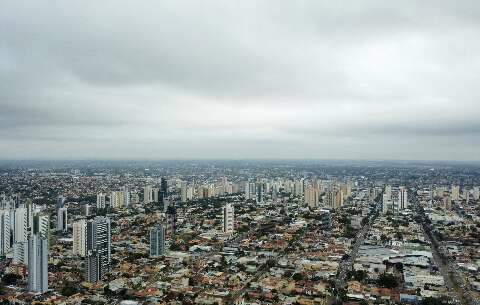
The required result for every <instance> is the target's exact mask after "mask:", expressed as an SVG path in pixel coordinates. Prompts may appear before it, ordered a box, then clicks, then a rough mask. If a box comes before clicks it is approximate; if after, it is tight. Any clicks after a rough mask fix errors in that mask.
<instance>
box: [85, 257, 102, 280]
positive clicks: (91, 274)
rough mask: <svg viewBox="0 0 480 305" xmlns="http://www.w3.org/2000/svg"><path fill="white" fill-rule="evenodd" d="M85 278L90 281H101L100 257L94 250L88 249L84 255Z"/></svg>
mask: <svg viewBox="0 0 480 305" xmlns="http://www.w3.org/2000/svg"><path fill="white" fill-rule="evenodd" d="M85 270H86V272H85V280H86V281H87V282H90V283H96V282H98V281H101V280H102V278H103V276H104V274H102V268H101V258H100V255H99V253H98V252H97V251H96V250H91V251H88V253H87V256H86V257H85Z"/></svg>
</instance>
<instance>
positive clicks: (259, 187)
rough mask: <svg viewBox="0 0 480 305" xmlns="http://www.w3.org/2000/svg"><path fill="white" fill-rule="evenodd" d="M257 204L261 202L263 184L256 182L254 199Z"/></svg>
mask: <svg viewBox="0 0 480 305" xmlns="http://www.w3.org/2000/svg"><path fill="white" fill-rule="evenodd" d="M255 199H256V200H257V203H259V202H263V199H264V198H263V183H261V182H257V183H256V198H255Z"/></svg>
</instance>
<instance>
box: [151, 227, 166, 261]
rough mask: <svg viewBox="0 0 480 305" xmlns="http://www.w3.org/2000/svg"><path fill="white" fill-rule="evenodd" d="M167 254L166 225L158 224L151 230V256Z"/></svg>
mask: <svg viewBox="0 0 480 305" xmlns="http://www.w3.org/2000/svg"><path fill="white" fill-rule="evenodd" d="M164 254H165V227H164V226H163V225H158V226H156V227H155V228H153V229H151V230H150V256H153V257H155V256H161V255H164Z"/></svg>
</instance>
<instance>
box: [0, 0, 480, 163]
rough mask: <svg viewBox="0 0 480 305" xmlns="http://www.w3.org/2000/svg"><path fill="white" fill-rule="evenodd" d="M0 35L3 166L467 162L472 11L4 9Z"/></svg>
mask: <svg viewBox="0 0 480 305" xmlns="http://www.w3.org/2000/svg"><path fill="white" fill-rule="evenodd" d="M0 27H1V28H3V29H6V31H4V32H3V33H2V42H1V43H0V78H1V79H2V83H1V84H0V108H1V109H2V110H1V111H0V147H2V149H1V150H0V159H2V160H13V159H22V160H24V159H28V160H30V159H35V160H37V159H42V160H43V159H48V160H52V159H61V160H78V159H88V160H91V159H101V160H105V159H128V160H131V159H134V160H160V159H174V160H178V159H335V160H343V159H354V160H467V161H479V160H480V159H479V157H478V151H480V144H479V143H478V141H477V139H478V136H479V135H480V123H479V121H478V117H479V116H480V106H479V103H478V98H479V97H480V92H479V90H478V88H477V83H478V81H479V78H480V77H479V74H478V73H477V71H479V69H480V55H479V54H480V52H479V50H480V42H479V40H478V38H477V37H479V36H480V5H479V4H478V2H475V1H462V2H460V3H452V2H450V1H422V3H417V2H414V1H404V2H402V3H385V2H384V1H355V3H349V5H341V4H334V3H331V2H327V1H302V2H286V1H262V2H261V3H258V2H257V1H242V2H241V3H225V2H223V1H208V5H206V4H205V3H192V2H184V1H162V2H158V1H147V2H143V3H142V5H139V4H138V3H134V2H122V3H118V2H113V1H104V2H102V3H92V4H90V3H83V2H82V3H80V2H79V3H68V4H66V3H62V2H56V3H47V2H43V1H39V2H35V3H29V4H28V5H25V4H23V3H19V2H18V1H3V2H2V3H1V4H0Z"/></svg>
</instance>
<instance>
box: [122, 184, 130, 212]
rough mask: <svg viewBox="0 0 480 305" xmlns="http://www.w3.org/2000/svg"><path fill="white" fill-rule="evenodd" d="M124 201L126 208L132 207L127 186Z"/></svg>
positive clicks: (124, 190) (124, 191) (124, 189)
mask: <svg viewBox="0 0 480 305" xmlns="http://www.w3.org/2000/svg"><path fill="white" fill-rule="evenodd" d="M123 200H124V206H125V207H127V208H128V207H130V190H129V189H128V187H126V186H124V187H123Z"/></svg>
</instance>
